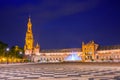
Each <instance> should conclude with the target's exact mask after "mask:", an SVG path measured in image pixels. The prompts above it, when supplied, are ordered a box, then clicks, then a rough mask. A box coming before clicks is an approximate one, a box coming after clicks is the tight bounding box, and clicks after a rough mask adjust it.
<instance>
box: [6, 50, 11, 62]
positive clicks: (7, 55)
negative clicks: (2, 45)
mask: <svg viewBox="0 0 120 80" xmlns="http://www.w3.org/2000/svg"><path fill="white" fill-rule="evenodd" d="M9 50H10V48H6V54H7V64H8V52H9Z"/></svg>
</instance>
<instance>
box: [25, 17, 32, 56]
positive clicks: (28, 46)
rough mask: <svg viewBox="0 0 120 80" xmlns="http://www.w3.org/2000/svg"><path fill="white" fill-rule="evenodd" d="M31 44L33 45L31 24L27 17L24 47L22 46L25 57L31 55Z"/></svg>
mask: <svg viewBox="0 0 120 80" xmlns="http://www.w3.org/2000/svg"><path fill="white" fill-rule="evenodd" d="M33 43H34V39H33V33H32V23H31V19H30V17H29V19H28V24H27V32H26V37H25V45H24V51H25V55H31V54H32V53H33V45H34V44H33Z"/></svg>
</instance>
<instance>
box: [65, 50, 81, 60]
mask: <svg viewBox="0 0 120 80" xmlns="http://www.w3.org/2000/svg"><path fill="white" fill-rule="evenodd" d="M81 60H82V59H81V57H79V56H78V54H77V53H75V52H72V53H71V54H70V55H69V56H67V57H66V58H65V61H81Z"/></svg>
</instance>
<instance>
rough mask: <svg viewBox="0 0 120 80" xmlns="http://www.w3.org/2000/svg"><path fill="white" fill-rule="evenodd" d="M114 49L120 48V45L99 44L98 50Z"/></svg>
mask: <svg viewBox="0 0 120 80" xmlns="http://www.w3.org/2000/svg"><path fill="white" fill-rule="evenodd" d="M112 49H120V45H112V46H99V47H98V49H97V50H112Z"/></svg>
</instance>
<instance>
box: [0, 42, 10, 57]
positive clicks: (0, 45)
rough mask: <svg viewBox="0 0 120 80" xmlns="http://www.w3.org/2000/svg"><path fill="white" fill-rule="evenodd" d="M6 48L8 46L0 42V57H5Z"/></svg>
mask: <svg viewBox="0 0 120 80" xmlns="http://www.w3.org/2000/svg"><path fill="white" fill-rule="evenodd" d="M7 47H8V44H6V43H4V42H2V41H0V56H5V51H6V48H7Z"/></svg>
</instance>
